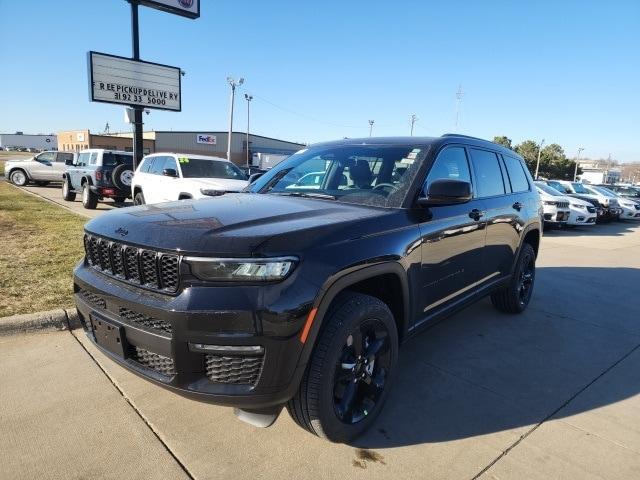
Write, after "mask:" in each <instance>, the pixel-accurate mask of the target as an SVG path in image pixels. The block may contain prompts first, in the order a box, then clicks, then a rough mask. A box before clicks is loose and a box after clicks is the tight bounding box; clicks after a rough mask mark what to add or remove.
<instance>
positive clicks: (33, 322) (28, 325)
mask: <svg viewBox="0 0 640 480" xmlns="http://www.w3.org/2000/svg"><path fill="white" fill-rule="evenodd" d="M80 327H81V325H80V319H79V318H78V312H77V311H76V309H75V308H70V309H66V310H65V309H62V308H58V309H56V310H50V311H48V312H38V313H27V314H25V315H12V316H10V317H2V318H0V337H2V336H7V335H14V334H16V333H30V332H38V331H49V332H50V331H61V330H74V329H76V328H80Z"/></svg>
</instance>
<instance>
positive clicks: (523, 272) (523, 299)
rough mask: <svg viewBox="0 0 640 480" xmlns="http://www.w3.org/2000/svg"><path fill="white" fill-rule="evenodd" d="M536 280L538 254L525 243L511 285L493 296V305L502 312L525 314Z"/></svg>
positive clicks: (521, 248) (497, 291)
mask: <svg viewBox="0 0 640 480" xmlns="http://www.w3.org/2000/svg"><path fill="white" fill-rule="evenodd" d="M535 280H536V252H535V250H534V249H533V247H532V246H531V244H529V243H523V244H522V246H521V247H520V255H519V256H518V260H517V262H516V265H515V268H514V271H513V274H512V276H511V280H510V282H509V284H508V285H507V286H506V287H503V288H501V289H499V290H496V291H495V292H493V293H492V294H491V303H493V306H494V307H495V308H496V309H498V310H500V311H501V312H505V313H522V312H524V311H525V310H526V308H527V306H528V305H529V302H530V301H531V296H532V294H533V286H534V284H535Z"/></svg>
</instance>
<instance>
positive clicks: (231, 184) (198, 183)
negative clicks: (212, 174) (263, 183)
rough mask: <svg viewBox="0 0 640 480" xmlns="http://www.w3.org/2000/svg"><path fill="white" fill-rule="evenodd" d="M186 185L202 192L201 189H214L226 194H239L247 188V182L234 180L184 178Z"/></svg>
mask: <svg viewBox="0 0 640 480" xmlns="http://www.w3.org/2000/svg"><path fill="white" fill-rule="evenodd" d="M182 181H183V182H184V184H185V185H188V186H189V187H193V188H194V189H195V190H198V191H200V189H201V188H212V189H217V190H224V191H226V192H239V191H240V190H242V189H243V188H244V187H246V186H247V185H248V184H249V182H248V181H247V180H233V179H229V178H183V179H182Z"/></svg>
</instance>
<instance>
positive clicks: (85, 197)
mask: <svg viewBox="0 0 640 480" xmlns="http://www.w3.org/2000/svg"><path fill="white" fill-rule="evenodd" d="M82 206H83V207H84V208H86V209H89V210H95V208H96V207H97V206H98V195H97V194H95V193H93V192H92V191H91V189H90V188H89V183H85V184H84V185H83V186H82Z"/></svg>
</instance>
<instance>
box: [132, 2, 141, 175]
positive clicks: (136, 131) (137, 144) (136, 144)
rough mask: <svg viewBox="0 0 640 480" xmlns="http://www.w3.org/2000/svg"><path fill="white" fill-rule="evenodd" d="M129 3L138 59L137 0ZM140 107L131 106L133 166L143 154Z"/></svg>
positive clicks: (133, 42)
mask: <svg viewBox="0 0 640 480" xmlns="http://www.w3.org/2000/svg"><path fill="white" fill-rule="evenodd" d="M129 3H131V43H132V50H133V52H132V53H133V60H140V32H139V28H138V0H129ZM143 110H144V109H143V108H142V107H133V168H134V170H135V169H136V168H138V165H139V164H140V161H141V160H142V156H143V148H144V145H143V142H142V111H143Z"/></svg>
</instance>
